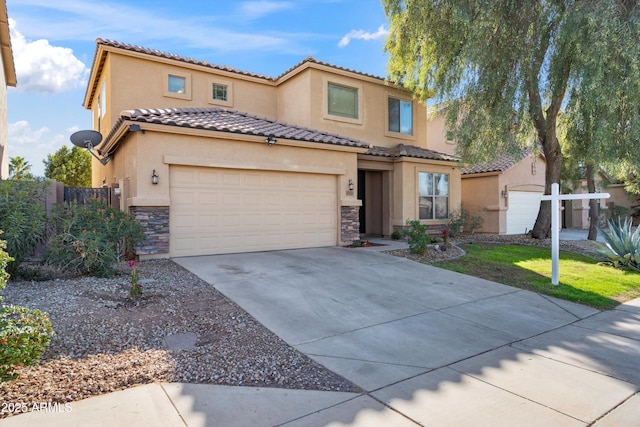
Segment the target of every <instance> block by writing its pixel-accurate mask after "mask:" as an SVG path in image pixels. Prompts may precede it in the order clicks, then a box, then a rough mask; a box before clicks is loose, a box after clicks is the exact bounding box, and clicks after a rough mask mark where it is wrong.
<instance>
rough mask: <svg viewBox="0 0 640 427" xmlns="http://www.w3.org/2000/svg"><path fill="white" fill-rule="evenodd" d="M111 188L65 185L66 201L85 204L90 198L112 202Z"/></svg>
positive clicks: (108, 203)
mask: <svg viewBox="0 0 640 427" xmlns="http://www.w3.org/2000/svg"><path fill="white" fill-rule="evenodd" d="M110 194H111V192H110V190H109V188H81V187H64V203H77V204H79V205H84V204H85V203H87V201H88V200H90V199H96V200H99V201H101V202H105V203H106V204H107V205H110V204H111V201H110V197H109V196H110Z"/></svg>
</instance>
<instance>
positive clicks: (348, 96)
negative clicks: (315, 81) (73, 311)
mask: <svg viewBox="0 0 640 427" xmlns="http://www.w3.org/2000/svg"><path fill="white" fill-rule="evenodd" d="M327 87H328V91H327V92H328V99H327V100H328V107H329V108H328V112H329V114H332V115H334V116H340V117H348V118H352V119H357V118H358V89H356V88H351V87H346V86H339V85H336V84H333V83H329V84H328V86H327Z"/></svg>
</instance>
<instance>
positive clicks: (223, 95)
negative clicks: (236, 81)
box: [211, 83, 229, 102]
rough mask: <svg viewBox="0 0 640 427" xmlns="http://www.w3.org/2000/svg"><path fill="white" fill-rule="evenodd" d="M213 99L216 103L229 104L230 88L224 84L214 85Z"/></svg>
mask: <svg viewBox="0 0 640 427" xmlns="http://www.w3.org/2000/svg"><path fill="white" fill-rule="evenodd" d="M211 98H212V99H213V100H214V101H222V102H227V101H228V100H229V87H228V86H227V85H223V84H218V83H212V84H211Z"/></svg>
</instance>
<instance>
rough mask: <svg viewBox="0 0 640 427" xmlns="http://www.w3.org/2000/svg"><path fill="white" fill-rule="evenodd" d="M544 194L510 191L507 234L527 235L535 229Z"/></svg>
mask: <svg viewBox="0 0 640 427" xmlns="http://www.w3.org/2000/svg"><path fill="white" fill-rule="evenodd" d="M540 196H542V193H534V192H529V191H509V209H508V210H507V234H525V233H526V232H527V231H529V230H531V229H532V228H533V225H534V224H535V222H536V218H537V217H538V211H539V210H540Z"/></svg>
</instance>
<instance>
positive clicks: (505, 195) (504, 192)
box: [500, 190, 509, 199]
mask: <svg viewBox="0 0 640 427" xmlns="http://www.w3.org/2000/svg"><path fill="white" fill-rule="evenodd" d="M500 195H501V196H502V197H504V198H505V199H506V198H508V197H509V192H508V191H507V190H502V191H501V192H500Z"/></svg>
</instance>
